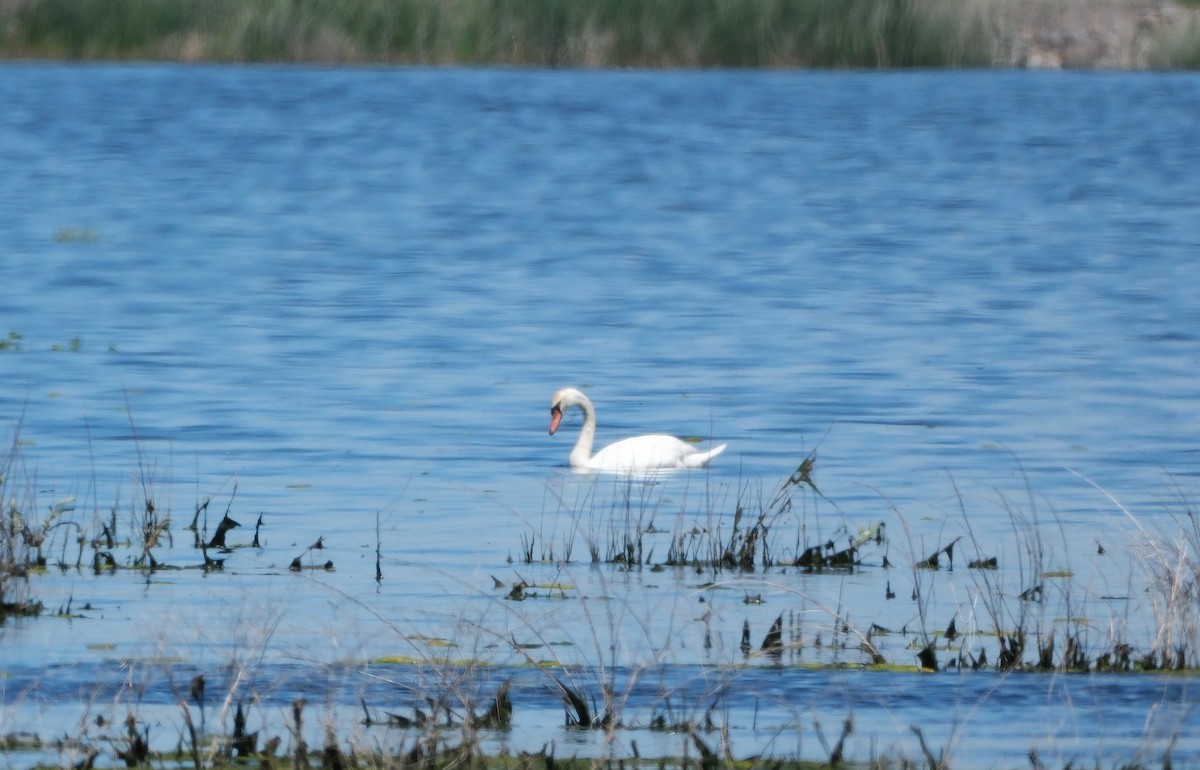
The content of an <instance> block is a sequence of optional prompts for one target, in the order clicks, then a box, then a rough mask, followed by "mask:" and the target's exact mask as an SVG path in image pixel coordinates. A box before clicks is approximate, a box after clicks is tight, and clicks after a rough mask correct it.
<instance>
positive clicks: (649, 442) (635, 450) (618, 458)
mask: <svg viewBox="0 0 1200 770" xmlns="http://www.w3.org/2000/svg"><path fill="white" fill-rule="evenodd" d="M574 406H577V407H579V408H580V409H582V410H583V428H582V429H580V431H579V439H578V440H577V441H576V442H575V448H574V449H572V450H571V456H570V457H569V458H568V463H569V464H570V466H571V467H572V468H574V469H576V470H590V471H605V472H608V473H631V474H646V473H655V472H659V471H670V470H685V469H689V468H703V467H705V466H706V465H708V463H709V461H710V460H712V459H713V458H714V457H716V456H717V455H719V454H721V453H722V452H724V451H725V446H726V445H725V444H721V445H720V446H717V447H714V448H713V449H710V450H708V451H707V452H701V451H700V450H699V449H697V448H696V447H695V446H693V445H691V444H689V443H687V442H686V441H681V440H680V439H677V438H675V437H674V436H664V435H649V436H634V437H633V438H627V439H623V440H621V441H618V442H616V443H615V444H609V445H608V446H606V447H604V448H603V449H601V450H600V451H599V452H597V453H596V454H594V455H593V454H592V444H593V443H594V442H595V440H596V408H595V407H594V406H592V402H591V400H590V399H588V397H587V396H585V395H584V394H583V393H581V392H580V391H578V390H576V389H575V388H562V389H561V390H558V391H556V392H555V394H554V395H553V396H551V397H550V435H552V436H553V435H554V432H555V431H556V430H558V425H559V423H560V422H561V421H562V417H563V414H564V413H566V412H567V411H568V410H569V409H570V408H571V407H574Z"/></svg>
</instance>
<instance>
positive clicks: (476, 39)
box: [0, 0, 990, 67]
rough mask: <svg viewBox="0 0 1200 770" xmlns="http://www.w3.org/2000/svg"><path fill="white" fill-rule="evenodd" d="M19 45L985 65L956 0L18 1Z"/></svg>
mask: <svg viewBox="0 0 1200 770" xmlns="http://www.w3.org/2000/svg"><path fill="white" fill-rule="evenodd" d="M0 35H2V37H0V52H2V53H3V54H4V55H6V56H9V57H14V56H18V57H49V58H68V59H169V60H178V59H182V60H199V59H204V60H218V61H358V62H390V63H406V64H460V65H486V64H490V65H496V64H504V65H524V66H550V67H581V66H583V67H592V66H602V67H664V66H665V67H780V66H816V67H933V66H943V67H944V66H950V67H962V66H983V65H987V64H988V63H989V56H990V44H989V42H988V40H987V39H986V37H985V35H984V29H983V27H982V25H981V24H980V22H979V21H978V20H977V19H976V18H975V17H974V15H973V14H970V13H964V10H963V7H962V6H960V5H958V4H955V3H952V2H949V0H890V1H889V2H886V3H880V2H876V1H875V0H786V1H785V0H700V1H698V2H687V3H673V2H642V1H641V0H532V1H530V2H509V1H508V0H309V1H308V2H304V3H295V2H291V0H255V1H253V2H244V0H7V2H5V3H3V4H0Z"/></svg>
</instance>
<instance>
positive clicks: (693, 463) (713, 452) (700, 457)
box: [683, 444, 726, 468]
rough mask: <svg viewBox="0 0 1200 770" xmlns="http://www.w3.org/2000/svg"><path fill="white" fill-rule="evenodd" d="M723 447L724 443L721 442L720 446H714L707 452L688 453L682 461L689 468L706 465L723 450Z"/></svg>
mask: <svg viewBox="0 0 1200 770" xmlns="http://www.w3.org/2000/svg"><path fill="white" fill-rule="evenodd" d="M725 447H726V444H721V445H720V446H718V447H714V448H712V449H710V450H708V451H707V452H695V453H694V454H690V455H688V456H687V457H685V458H683V462H684V464H685V465H686V466H687V467H689V468H703V467H704V466H706V465H708V462H709V461H710V460H712V459H713V458H714V457H716V456H717V455H719V454H721V453H722V452H724V451H725Z"/></svg>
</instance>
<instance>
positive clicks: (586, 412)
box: [567, 396, 596, 468]
mask: <svg viewBox="0 0 1200 770" xmlns="http://www.w3.org/2000/svg"><path fill="white" fill-rule="evenodd" d="M579 408H580V409H582V410H583V428H581V429H580V431H579V438H578V439H577V440H576V441H575V448H574V449H572V450H571V456H570V458H568V460H567V462H569V463H570V464H571V467H572V468H586V467H588V463H589V462H590V461H591V459H592V445H593V444H594V443H595V442H596V410H595V409H594V408H593V407H592V402H591V401H589V400H588V399H587V397H586V396H585V397H584V398H583V400H582V401H580V402H579Z"/></svg>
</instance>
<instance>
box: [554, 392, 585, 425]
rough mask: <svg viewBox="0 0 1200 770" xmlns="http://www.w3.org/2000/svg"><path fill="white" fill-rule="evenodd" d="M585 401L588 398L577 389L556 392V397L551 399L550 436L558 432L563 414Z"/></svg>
mask: <svg viewBox="0 0 1200 770" xmlns="http://www.w3.org/2000/svg"><path fill="white" fill-rule="evenodd" d="M585 401H587V396H585V395H583V394H582V393H580V392H579V391H578V390H575V388H562V389H561V390H556V391H555V392H554V395H553V396H551V397H550V435H551V436H553V435H554V431H556V430H558V424H559V423H560V422H562V416H563V412H565V411H567V410H568V409H570V408H571V407H573V406H578V405H580V404H582V403H584V402H585Z"/></svg>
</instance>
